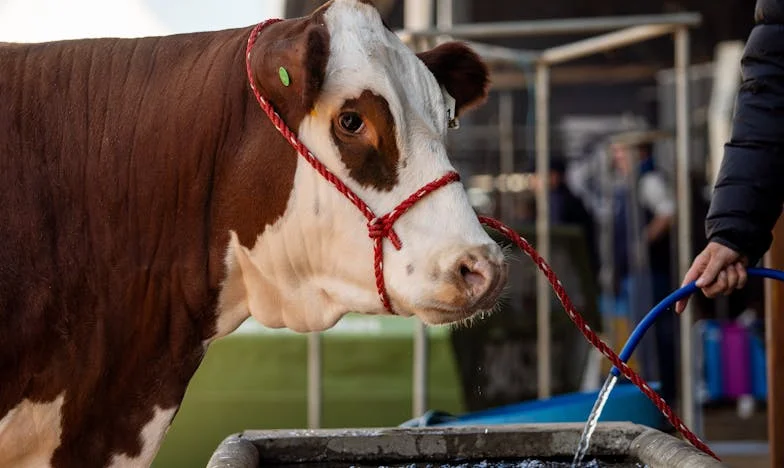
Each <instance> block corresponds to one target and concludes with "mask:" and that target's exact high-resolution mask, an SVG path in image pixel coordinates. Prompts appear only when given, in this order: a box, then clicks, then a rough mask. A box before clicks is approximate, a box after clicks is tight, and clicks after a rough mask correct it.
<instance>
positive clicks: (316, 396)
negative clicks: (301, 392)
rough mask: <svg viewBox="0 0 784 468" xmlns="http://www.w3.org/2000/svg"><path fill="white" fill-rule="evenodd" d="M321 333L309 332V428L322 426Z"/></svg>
mask: <svg viewBox="0 0 784 468" xmlns="http://www.w3.org/2000/svg"><path fill="white" fill-rule="evenodd" d="M321 377H322V374H321V333H317V332H312V333H309V334H308V428H310V429H318V428H319V427H321V406H322V405H321V402H322V397H323V395H322V385H321Z"/></svg>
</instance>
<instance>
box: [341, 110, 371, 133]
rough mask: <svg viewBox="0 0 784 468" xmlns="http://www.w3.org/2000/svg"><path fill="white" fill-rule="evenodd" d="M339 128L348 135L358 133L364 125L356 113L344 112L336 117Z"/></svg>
mask: <svg viewBox="0 0 784 468" xmlns="http://www.w3.org/2000/svg"><path fill="white" fill-rule="evenodd" d="M338 122H339V123H340V126H341V128H343V130H345V131H347V132H349V133H359V131H360V130H362V127H363V126H364V125H365V124H364V122H362V117H360V116H359V114H357V113H356V112H344V113H342V114H340V116H339V117H338Z"/></svg>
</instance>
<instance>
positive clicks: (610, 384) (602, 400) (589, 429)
mask: <svg viewBox="0 0 784 468" xmlns="http://www.w3.org/2000/svg"><path fill="white" fill-rule="evenodd" d="M617 382H618V377H617V376H615V375H612V374H610V376H609V377H607V380H605V381H604V385H603V386H602V389H601V390H599V396H598V397H597V398H596V403H594V404H593V409H591V414H590V415H589V416H588V422H586V423H585V428H583V435H582V436H581V437H580V444H579V445H578V446H577V453H575V454H574V460H572V468H577V467H579V466H580V464H581V463H582V462H583V458H585V454H586V453H588V447H590V445H591V436H592V435H593V432H594V431H595V430H596V425H597V424H598V423H599V416H601V415H602V410H603V409H604V405H605V404H607V400H608V399H609V398H610V392H612V389H613V388H614V387H615V384H616V383H617Z"/></svg>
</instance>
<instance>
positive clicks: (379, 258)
mask: <svg viewBox="0 0 784 468" xmlns="http://www.w3.org/2000/svg"><path fill="white" fill-rule="evenodd" d="M278 21H282V20H280V19H270V20H267V21H264V22H262V23H260V24H258V25H257V26H256V27H255V28H253V31H251V33H250V36H249V37H248V45H247V49H246V54H245V67H246V71H247V74H248V82H249V83H250V87H251V90H252V91H253V95H254V96H255V97H256V100H257V101H258V102H259V105H260V106H261V109H262V110H263V111H264V113H265V114H267V116H268V117H269V119H270V121H271V122H272V125H274V126H275V128H276V129H277V130H278V131H279V132H280V133H281V135H283V137H284V138H286V140H288V142H289V143H290V144H291V146H292V147H294V149H295V150H296V151H297V153H299V154H300V155H301V156H302V157H303V158H305V160H306V161H307V162H308V163H309V164H310V165H311V166H312V167H313V168H314V169H315V170H316V171H317V172H318V173H319V174H321V175H322V176H323V177H324V178H325V179H327V180H328V181H329V182H330V183H331V184H332V185H334V186H335V188H336V189H337V190H338V191H339V192H340V193H342V194H343V195H345V197H346V198H348V200H349V201H350V202H351V203H352V204H354V206H356V207H357V209H359V211H360V212H361V213H362V214H363V215H364V216H365V218H366V219H367V220H368V224H367V227H368V235H369V236H370V238H371V239H373V242H374V245H373V256H374V272H375V276H376V287H377V289H378V294H379V299H380V300H381V303H382V304H383V305H384V308H386V309H387V310H388V311H389V312H391V313H394V312H393V310H392V306H391V304H390V301H389V296H388V294H387V291H386V285H385V283H384V253H383V240H384V239H385V238H386V239H389V241H390V242H391V243H392V245H393V246H394V247H395V249H397V250H400V249H401V248H402V246H403V244H402V242H401V241H400V238H399V237H398V236H397V234H396V233H395V231H394V229H393V227H392V226H393V225H394V224H395V221H397V220H398V218H400V216H402V215H403V214H404V213H405V212H406V211H408V210H409V209H410V208H411V207H412V206H413V205H414V204H415V203H416V202H418V201H419V200H421V199H422V198H424V197H425V196H427V195H428V194H429V193H431V192H433V191H435V190H437V189H439V188H441V187H443V186H445V185H447V184H449V183H451V182H457V181H458V180H460V176H459V175H458V174H457V173H456V172H449V173H447V174H445V175H443V176H441V177H440V178H438V179H436V180H434V181H433V182H430V183H428V184H426V185H424V186H423V187H422V188H420V189H419V190H417V191H416V192H414V193H412V194H411V195H410V196H408V197H407V198H406V199H405V200H403V201H402V202H401V203H400V204H399V205H397V206H396V207H395V208H394V209H392V211H390V212H389V213H387V214H385V215H383V216H376V215H375V213H373V210H371V209H370V207H369V206H368V205H367V204H366V203H365V202H364V201H363V200H362V199H361V198H359V196H357V195H356V194H355V193H354V192H353V191H352V190H351V189H350V188H349V187H348V186H346V184H344V183H343V182H342V181H341V180H340V179H339V178H338V177H337V176H335V174H334V173H332V172H331V171H330V170H329V169H327V167H326V166H324V164H322V163H321V161H319V160H318V158H316V157H315V156H314V155H313V153H311V152H310V150H309V149H308V148H307V147H306V146H305V145H304V144H303V143H302V142H301V141H300V140H299V138H298V137H297V135H296V134H294V132H293V131H291V129H289V127H288V126H287V125H286V123H285V122H284V121H283V119H282V118H281V117H280V115H278V113H277V112H276V111H275V109H274V108H273V106H272V105H271V104H270V103H269V101H267V100H266V99H264V97H263V96H262V95H261V93H260V92H259V91H258V89H257V88H256V85H255V83H254V81H253V73H252V71H251V66H250V52H251V49H252V47H253V44H254V43H255V42H256V38H257V37H258V35H259V33H260V32H261V30H262V29H263V28H264V27H265V26H267V25H269V24H273V23H277V22H278ZM479 221H480V222H481V223H482V224H484V225H486V226H488V227H490V228H492V229H495V230H497V231H499V232H500V233H501V234H503V235H505V236H506V237H508V238H509V239H510V240H512V241H513V242H514V243H515V244H516V245H517V246H518V247H519V248H520V249H521V250H522V251H523V252H525V253H526V254H527V255H528V256H529V257H530V258H531V260H533V262H534V263H535V264H536V266H537V267H538V268H539V270H540V271H541V272H542V273H543V274H544V275H545V276H546V277H547V280H548V281H549V283H550V286H551V287H552V289H553V292H554V293H555V295H556V297H558V300H559V301H560V302H561V305H563V307H564V310H565V311H566V314H567V315H568V316H569V318H570V319H571V320H572V322H574V324H575V325H576V326H577V328H578V329H579V330H580V332H581V333H582V334H583V336H584V337H585V339H586V340H588V342H589V343H590V344H591V345H593V346H594V347H596V348H597V349H598V350H599V351H600V352H601V353H602V354H603V355H604V356H606V357H607V358H608V359H609V360H610V362H612V363H613V365H615V367H616V368H618V369H619V370H620V371H621V373H622V374H623V375H624V376H625V377H626V378H628V379H629V381H631V382H632V383H633V384H634V385H636V386H637V387H638V388H639V389H640V390H641V391H642V392H643V393H644V394H645V395H646V396H647V397H648V398H649V399H650V400H651V401H652V402H653V403H654V404H655V405H656V407H657V408H658V409H659V410H660V411H661V412H662V414H664V416H665V417H666V418H667V420H669V421H670V423H671V424H672V425H673V427H675V429H677V430H678V432H680V433H681V434H682V435H683V436H684V437H685V438H686V439H687V440H688V441H689V442H691V444H692V445H694V446H695V447H697V448H698V449H700V450H702V451H703V452H705V453H706V454H708V455H710V456H712V457H713V458H716V459H717V460H718V459H719V458H718V457H717V456H716V454H714V453H713V451H711V449H710V448H709V447H708V446H707V445H706V444H705V443H704V442H702V441H701V440H700V439H699V437H697V436H696V435H695V434H694V433H693V432H691V431H690V430H689V428H688V427H686V425H685V424H684V423H683V421H681V419H680V418H679V417H678V416H677V415H676V414H675V412H674V411H673V410H672V408H670V407H669V405H668V404H667V402H665V401H664V399H663V398H662V397H661V396H659V394H658V393H656V391H655V390H653V389H652V388H651V387H650V386H649V385H648V384H647V383H646V382H645V380H643V379H642V377H640V376H639V375H637V373H636V372H634V370H632V368H631V367H629V366H628V365H626V363H625V362H623V361H622V360H621V358H619V357H618V355H617V354H615V352H614V351H613V350H612V349H611V348H610V347H609V346H608V345H607V344H606V343H605V342H604V341H602V340H601V338H599V337H598V336H597V335H596V333H595V332H594V331H593V330H591V327H590V326H588V324H587V323H586V322H585V320H584V319H583V318H582V316H581V315H580V314H579V312H577V310H576V309H575V307H574V304H572V301H571V299H570V298H569V296H568V295H567V294H566V290H565V289H564V287H563V285H562V284H561V281H560V280H559V279H558V277H557V276H556V274H555V273H554V272H553V270H552V269H551V268H550V266H549V265H548V264H547V262H545V260H544V259H543V258H542V257H541V256H540V255H539V253H538V252H537V251H536V250H535V249H534V248H533V247H532V246H531V244H530V243H528V241H526V240H525V239H523V238H522V237H521V236H520V235H519V234H517V233H516V232H515V231H513V230H512V229H511V228H509V227H508V226H506V225H505V224H503V223H501V222H500V221H498V220H495V219H493V218H488V217H485V216H480V217H479Z"/></svg>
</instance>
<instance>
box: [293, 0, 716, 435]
mask: <svg viewBox="0 0 784 468" xmlns="http://www.w3.org/2000/svg"><path fill="white" fill-rule="evenodd" d="M421 3H428V4H430V2H421ZM418 4H419V6H417V5H418ZM438 4H439V7H441V5H442V4H445V5H446V4H451V1H450V0H438ZM409 6H410V7H411V8H421V10H420V11H421V15H422V16H421V17H418V19H417V18H414V15H411V16H407V17H406V23H407V24H406V25H405V28H406V29H405V30H403V31H399V32H398V35H399V36H400V37H401V39H403V40H404V41H406V42H407V43H408V44H410V45H411V46H412V47H414V48H419V47H423V46H427V45H432V44H433V42H435V41H439V40H443V39H446V38H449V39H452V38H455V39H462V40H465V39H478V38H497V37H523V36H536V35H540V36H541V35H553V34H585V33H594V32H604V34H600V35H598V36H594V37H590V38H587V39H582V40H578V41H575V42H571V43H568V44H564V45H559V46H556V47H552V48H549V49H545V50H543V51H541V52H536V53H531V52H530V51H519V50H515V49H511V48H505V47H499V46H494V45H487V44H482V43H477V42H470V44H471V45H472V46H473V47H474V48H475V50H476V51H477V53H479V54H480V55H481V56H483V57H484V58H485V59H489V60H497V61H502V62H508V63H511V64H513V65H517V66H524V65H529V64H531V63H533V64H534V66H535V84H536V86H535V129H536V138H535V146H536V148H535V149H536V167H537V169H536V170H537V175H538V177H539V178H540V180H546V178H547V172H548V167H549V160H550V149H549V135H550V122H549V118H550V115H549V113H550V112H549V110H550V109H549V100H550V70H551V68H552V67H554V66H557V65H559V64H563V63H565V62H567V61H570V60H574V59H577V58H581V57H585V56H588V55H592V54H595V53H599V52H603V51H607V50H612V49H617V48H620V47H624V46H627V45H631V44H635V43H638V42H642V41H646V40H649V39H653V38H657V37H661V36H666V35H672V36H673V39H674V52H675V74H676V80H675V81H676V83H675V86H676V129H675V140H676V184H675V185H676V193H677V194H678V199H679V200H689V198H688V194H690V193H691V187H690V180H689V172H688V171H689V160H690V159H689V141H690V131H689V113H688V104H689V91H688V69H689V61H690V56H689V28H690V27H694V26H698V25H699V24H700V23H701V21H702V18H701V15H699V14H698V13H677V14H663V15H638V16H619V17H596V18H567V19H557V20H535V21H510V22H495V23H480V24H460V25H454V26H452V25H451V18H448V17H447V16H449V13H448V12H449V11H451V9H448V7H447V9H446V10H444V9H442V8H439V15H438V27H437V28H422V27H421V25H423V24H431V23H432V16H433V10H432V5H431V6H430V7H427V8H423V7H422V6H421V4H420V2H419V1H414V0H406V4H405V7H406V8H407V9H408V8H409ZM444 11H447V13H444ZM607 31H610V32H607ZM509 115H511V112H510V113H509ZM507 118H508V117H507ZM536 199H537V219H536V237H537V242H536V247H537V250H538V251H539V253H540V254H541V255H542V257H544V258H545V259H549V258H551V255H550V253H551V252H550V251H551V248H550V222H549V217H548V212H549V204H550V200H549V193H548V192H547V190H546V186H545V184H540V185H539V187H538V190H537V193H536ZM677 217H678V219H677V224H678V232H677V234H678V236H677V243H678V271H679V274H680V275H681V276H683V275H685V273H686V271H687V269H688V267H689V265H690V262H691V257H692V249H691V237H692V236H691V232H692V227H691V206H690V204H689V203H680V204H679V205H678V213H677ZM551 294H552V292H551V290H550V285H549V284H548V282H547V279H546V278H545V277H544V275H538V277H537V353H538V368H537V374H538V386H539V388H538V395H539V397H540V398H546V397H549V396H551V381H550V376H551V367H552V363H551V360H550V354H551V353H550V351H551V341H552V339H551V330H550V315H551V301H550V297H551V296H550V295H551ZM682 320H684V321H685V322H686V323H687V324H689V325H690V324H691V323H692V322H693V319H692V309H691V307H688V308H687V309H686V311H685V312H684V313H683V317H682ZM689 329H690V327H689V326H684V327H681V330H682V331H681V336H680V340H681V345H682V346H681V385H682V388H681V394H682V404H683V407H682V409H681V413H682V415H683V419H684V422H685V423H686V424H687V425H689V426H691V425H693V423H694V392H693V382H692V373H693V372H692V367H691V358H692V356H691V354H692V353H691V351H690V350H691V348H690V347H689V346H683V344H685V343H688V342H689V338H690V337H689ZM309 346H310V348H311V351H310V352H309V354H308V356H309V361H308V379H309V384H308V401H309V403H308V426H309V427H312V428H313V427H318V426H319V423H320V414H321V366H320V363H321V356H320V341H319V338H318V336H317V334H311V337H310V340H309ZM427 359H428V348H427V329H426V327H425V326H424V325H423V324H422V323H421V322H419V321H417V327H416V328H415V335H414V376H413V390H414V391H413V402H412V409H413V416H414V417H418V416H421V415H422V414H423V413H424V411H425V410H426V402H427Z"/></svg>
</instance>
